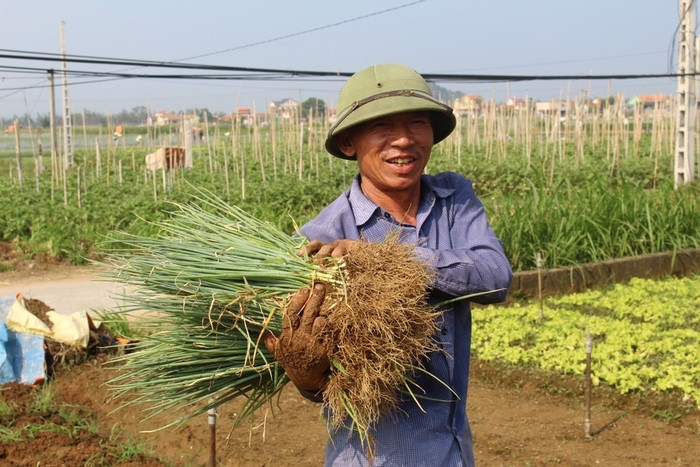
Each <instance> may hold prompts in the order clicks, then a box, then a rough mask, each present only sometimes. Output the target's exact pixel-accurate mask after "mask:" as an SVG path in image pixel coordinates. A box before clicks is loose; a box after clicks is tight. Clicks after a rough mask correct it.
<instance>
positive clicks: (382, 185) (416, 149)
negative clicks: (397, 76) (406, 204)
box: [338, 112, 433, 195]
mask: <svg viewBox="0 0 700 467" xmlns="http://www.w3.org/2000/svg"><path fill="white" fill-rule="evenodd" d="M338 146H339V147H340V149H341V150H342V151H343V153H344V154H345V155H347V156H349V157H356V158H357V164H358V166H359V170H360V175H361V176H362V190H363V191H365V192H366V193H367V191H368V190H369V191H371V192H379V193H381V194H384V195H391V194H392V193H396V192H410V191H413V190H420V176H421V174H422V173H423V169H425V166H426V165H427V164H428V160H429V159H430V150H431V148H432V147H433V127H432V125H431V124H430V117H429V116H428V113H427V112H406V113H401V114H396V115H389V116H387V117H380V118H377V119H374V120H370V121H368V122H365V123H361V124H359V125H357V126H355V127H352V128H350V129H349V130H347V131H345V132H343V133H342V134H340V135H339V136H338Z"/></svg>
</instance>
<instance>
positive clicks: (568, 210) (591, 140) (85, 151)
mask: <svg viewBox="0 0 700 467" xmlns="http://www.w3.org/2000/svg"><path fill="white" fill-rule="evenodd" d="M622 102H624V101H623V100H622ZM489 108H490V109H491V110H488V111H487V112H486V113H485V114H483V115H479V116H469V115H464V116H460V118H459V119H458V120H459V121H458V128H457V131H456V132H455V133H454V134H453V135H451V136H450V137H449V138H448V139H447V140H446V141H444V142H442V143H440V144H439V145H438V146H436V148H435V149H434V151H433V157H432V160H431V163H430V165H429V166H428V168H427V171H429V172H437V171H442V170H452V171H456V172H460V173H463V174H465V175H466V176H467V177H469V178H470V179H472V180H473V182H474V186H475V189H476V191H477V193H478V194H479V196H480V197H481V199H482V200H483V202H484V204H485V205H486V209H487V212H488V213H489V218H490V221H491V223H492V225H493V227H494V229H495V230H496V233H497V234H498V235H499V236H500V237H501V239H502V240H503V242H504V246H505V249H506V252H507V254H508V255H509V258H510V259H511V262H512V263H513V266H514V269H515V270H531V269H534V268H535V265H536V256H537V254H538V253H540V254H541V255H542V257H543V258H544V263H543V266H544V267H559V266H570V265H575V264H581V263H585V262H594V261H599V260H604V259H609V258H615V257H622V256H630V255H638V254H643V253H654V252H660V251H669V250H676V249H683V248H697V247H699V246H700V233H699V232H700V185H699V184H698V182H695V183H694V184H691V185H684V186H681V187H679V188H678V189H675V188H674V181H673V170H674V155H673V151H674V141H675V139H674V121H675V120H674V117H673V116H674V115H675V114H674V112H673V109H669V108H654V109H643V108H641V107H639V108H633V109H629V108H625V107H624V106H623V105H611V106H608V107H605V108H598V109H593V110H591V111H588V112H583V111H582V110H579V111H578V112H577V113H572V114H571V115H568V116H567V117H566V118H562V117H560V116H559V114H558V113H557V114H556V115H538V114H536V113H535V112H534V111H533V110H532V109H528V108H524V109H508V108H500V107H498V106H495V105H494V106H492V107H489ZM303 117H304V118H302V116H299V115H297V116H296V118H292V119H289V120H281V119H278V118H274V117H273V116H265V117H261V118H260V119H254V120H252V121H245V122H244V121H242V120H240V119H237V118H235V117H234V118H233V119H232V120H231V122H230V123H223V122H212V123H208V122H206V121H205V122H204V124H203V125H202V127H203V129H202V133H201V137H199V136H197V135H195V136H192V135H191V134H190V133H189V132H188V134H187V137H186V138H185V137H184V136H183V131H182V129H181V128H179V127H177V126H175V127H158V128H153V127H127V128H125V130H124V134H123V136H122V137H119V138H112V137H107V136H105V135H111V134H112V130H113V129H112V128H91V129H87V128H82V132H81V131H80V130H78V131H77V132H76V134H75V135H74V141H76V146H77V147H78V149H76V150H75V153H74V156H73V163H72V164H70V165H67V164H65V163H64V162H65V158H64V157H62V156H61V154H60V153H61V151H60V150H59V151H57V153H56V155H55V156H54V157H52V156H51V151H50V150H48V149H47V146H48V144H47V142H46V140H47V139H48V138H47V136H46V133H47V131H46V129H44V133H43V139H44V140H45V141H44V150H43V152H42V154H43V155H42V156H39V151H38V149H39V148H38V143H37V142H36V132H35V133H33V134H31V135H30V134H29V133H28V132H26V131H25V133H24V134H22V135H20V136H21V138H18V140H19V141H20V143H19V151H16V150H15V151H13V150H12V149H11V148H13V147H15V146H16V143H15V137H14V135H9V134H4V135H2V136H0V148H2V149H0V179H1V180H2V183H1V184H0V196H1V197H2V199H3V201H5V203H4V206H3V215H2V217H1V218H0V241H5V242H13V243H14V244H15V245H16V246H17V247H18V248H19V249H21V250H22V251H23V252H24V254H26V255H28V256H41V257H50V258H57V259H61V260H69V261H71V262H72V263H76V264H81V263H84V262H86V260H87V259H88V258H94V257H96V256H99V254H100V253H99V243H100V241H101V240H102V238H103V237H104V236H105V235H106V234H107V233H109V232H110V231H113V230H115V229H118V230H125V231H129V232H133V233H135V234H139V235H149V234H152V232H149V229H150V228H152V227H151V226H150V225H149V224H148V223H146V222H143V221H142V220H158V219H162V218H164V217H167V216H168V210H169V204H168V202H169V201H176V202H182V201H186V200H189V199H190V198H191V196H192V193H193V192H194V190H195V189H197V188H206V189H208V190H210V191H212V192H213V193H215V194H217V195H218V196H220V197H222V198H223V199H225V200H227V201H228V202H230V203H232V204H235V205H237V206H239V207H241V208H243V209H245V210H246V211H248V212H250V213H251V214H253V215H255V216H257V217H259V218H261V219H263V220H266V221H269V222H272V223H274V224H275V225H277V226H278V227H280V228H282V229H283V230H285V231H288V232H290V233H291V232H293V230H294V228H295V225H300V224H301V223H303V222H305V221H306V220H308V219H310V218H311V217H313V216H314V215H315V214H316V213H317V212H318V211H319V210H320V209H321V208H322V207H323V206H325V205H326V204H327V203H329V202H330V201H331V200H333V199H334V198H335V197H336V196H337V195H338V194H339V193H340V192H341V191H342V190H344V189H345V188H346V187H347V186H348V185H349V183H350V181H351V179H352V177H353V176H354V175H355V173H356V168H355V166H354V162H346V161H341V160H339V159H335V158H333V157H331V156H329V155H328V154H327V153H326V152H325V150H324V149H323V140H324V136H325V132H326V130H327V128H328V125H329V122H328V121H327V119H318V118H316V119H315V118H314V116H313V115H308V116H303ZM59 139H60V138H59ZM186 140H187V141H186ZM185 143H187V145H189V144H190V143H191V146H192V160H193V167H192V168H187V169H183V168H175V169H172V170H167V169H158V170H148V169H147V167H146V164H145V156H146V155H147V154H149V153H152V152H154V151H155V150H156V149H158V148H160V147H163V146H186V144H185ZM62 147H63V146H62V144H57V148H62ZM17 152H18V153H19V155H20V156H19V157H18V156H17V155H16V153H17ZM20 166H21V168H20Z"/></svg>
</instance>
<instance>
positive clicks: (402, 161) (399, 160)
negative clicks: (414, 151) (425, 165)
mask: <svg viewBox="0 0 700 467" xmlns="http://www.w3.org/2000/svg"><path fill="white" fill-rule="evenodd" d="M387 162H388V163H389V164H394V165H398V166H399V167H401V166H404V165H408V164H410V163H412V162H414V159H412V158H410V157H401V158H397V159H392V160H390V161H387Z"/></svg>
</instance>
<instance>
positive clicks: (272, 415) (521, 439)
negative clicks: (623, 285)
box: [0, 264, 700, 467]
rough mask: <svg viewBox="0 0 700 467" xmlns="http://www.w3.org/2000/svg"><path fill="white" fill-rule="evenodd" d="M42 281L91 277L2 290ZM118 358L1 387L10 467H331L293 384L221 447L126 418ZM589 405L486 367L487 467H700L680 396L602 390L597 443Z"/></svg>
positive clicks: (0, 456) (595, 412) (219, 441)
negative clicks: (115, 391) (112, 384)
mask: <svg viewBox="0 0 700 467" xmlns="http://www.w3.org/2000/svg"><path fill="white" fill-rule="evenodd" d="M38 271H40V273H41V275H42V277H45V278H46V279H47V280H50V279H51V277H69V276H70V275H71V274H73V272H75V273H76V274H81V273H84V270H83V269H82V268H78V269H77V270H76V269H74V268H72V267H69V266H65V265H57V264H52V265H49V266H46V265H39V266H37V265H35V266H34V267H31V268H29V266H28V265H25V266H24V267H20V268H15V270H14V271H12V272H4V273H1V274H0V281H1V280H2V279H3V277H5V276H6V275H11V276H12V280H17V279H18V278H19V277H21V275H22V274H27V275H32V276H35V275H36V274H37V272H38ZM30 298H33V299H38V300H40V299H41V297H30ZM46 305H48V306H49V307H50V306H51V304H50V303H49V304H46ZM107 358H108V357H106V356H104V355H103V354H97V355H94V356H92V357H91V358H89V359H86V360H85V361H83V362H82V363H73V364H72V365H71V366H69V367H65V366H62V367H60V368H58V369H57V370H56V372H55V374H54V376H53V378H52V379H51V380H50V381H49V382H47V383H44V384H43V385H40V386H38V387H31V386H25V385H19V384H8V385H4V386H0V409H1V408H2V407H3V406H5V407H8V406H9V407H14V410H12V411H11V413H10V414H4V413H3V411H2V410H0V422H1V424H0V464H2V465H11V466H30V465H31V466H36V465H49V466H53V465H61V466H75V465H125V466H137V465H138V466H156V465H176V466H181V465H183V466H185V465H192V466H194V465H208V462H209V460H210V455H211V453H212V452H215V455H216V465H221V466H272V465H298V466H318V465H322V463H323V449H324V445H325V443H326V440H327V433H326V429H325V426H324V424H323V422H322V420H321V413H320V406H319V405H318V404H313V403H311V402H309V401H307V400H305V399H304V398H302V397H301V396H300V395H299V394H298V393H297V392H296V390H295V389H294V388H293V387H291V386H288V387H287V388H286V389H285V390H284V391H283V392H282V394H281V397H280V400H279V401H278V404H277V405H275V406H272V407H269V408H267V409H262V410H261V411H260V412H259V415H258V417H257V419H256V420H255V422H254V424H252V425H246V426H239V427H236V428H233V427H232V424H233V423H232V421H233V419H234V416H235V414H236V412H237V410H238V408H239V406H240V403H239V402H237V401H233V402H229V403H226V404H223V405H222V406H220V407H219V409H218V413H217V423H216V425H215V430H213V431H214V434H215V444H214V445H213V446H214V449H212V443H211V439H212V430H211V429H210V427H209V425H208V420H207V417H206V416H200V417H199V418H196V419H194V420H191V421H190V422H188V423H186V424H185V425H183V426H180V427H178V428H175V429H166V430H160V431H155V432H148V431H149V430H153V429H155V428H158V427H160V426H162V425H164V424H165V423H168V422H170V421H172V416H171V417H165V416H163V417H160V416H159V417H155V418H153V419H149V420H142V414H141V413H139V412H138V411H136V410H134V409H133V408H132V409H129V410H126V409H124V410H119V409H118V406H119V401H115V400H114V399H113V397H112V394H111V393H110V390H109V388H108V387H107V386H106V385H105V382H106V381H107V380H108V379H110V378H111V377H113V376H115V374H116V373H115V371H117V370H114V369H111V368H109V367H108V366H107V365H106V364H105V360H106V359H107ZM45 391H50V394H51V395H52V397H51V401H52V402H53V404H51V406H50V407H48V408H47V409H45V410H38V409H37V403H36V400H37V395H41V394H42V393H43V392H45ZM584 401H585V398H584V385H583V383H582V382H581V381H579V380H577V379H572V378H566V377H562V376H558V375H543V374H540V373H536V372H534V371H528V370H524V369H522V368H506V367H498V366H493V365H489V364H486V363H484V362H480V361H478V360H477V359H474V360H473V361H472V374H471V379H470V387H469V401H468V404H467V406H468V413H469V417H470V421H471V425H472V431H473V437H474V451H475V457H476V462H477V465H479V466H520V465H567V466H590V465H605V466H622V467H624V466H638V465H645V466H657V465H684V466H685V465H687V466H691V465H700V460H699V457H698V453H700V411H698V408H697V406H696V405H694V404H692V403H688V402H683V401H682V400H680V398H678V397H674V396H673V395H661V394H652V395H649V394H645V395H644V396H643V397H640V396H636V395H626V396H621V395H619V394H618V393H616V392H615V391H613V390H611V389H609V388H604V387H595V388H594V389H593V394H592V411H591V418H590V419H591V428H590V431H589V432H590V436H586V435H585V429H584V420H585V417H586V410H585V404H584ZM59 407H63V408H64V411H65V408H70V409H71V410H72V411H73V412H74V413H76V414H77V415H78V417H77V419H78V421H75V420H73V419H70V421H69V420H68V419H69V417H65V415H63V416H62V415H61V411H60V410H58V408H59ZM30 409H31V410H30ZM32 426H33V427H37V426H52V427H54V429H52V430H43V431H40V432H38V433H33V434H32V435H31V436H28V435H27V436H25V437H24V439H22V440H19V441H9V440H6V439H5V437H4V436H3V430H4V427H8V428H14V429H18V428H19V427H32ZM58 426H63V429H58V428H57V427H58ZM86 427H87V428H86ZM26 432H27V430H25V434H26ZM120 447H121V450H120V449H119V448H120ZM138 447H140V448H141V449H137V448H138ZM125 448H126V449H125ZM129 448H130V449H129ZM130 453H132V454H133V455H132V454H130ZM209 465H213V464H209Z"/></svg>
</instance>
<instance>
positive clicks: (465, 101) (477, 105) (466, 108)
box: [452, 94, 483, 115]
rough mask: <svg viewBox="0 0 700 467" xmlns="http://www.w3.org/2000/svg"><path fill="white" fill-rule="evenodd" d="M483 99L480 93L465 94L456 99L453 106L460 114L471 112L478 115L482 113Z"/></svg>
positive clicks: (470, 113)
mask: <svg viewBox="0 0 700 467" xmlns="http://www.w3.org/2000/svg"><path fill="white" fill-rule="evenodd" d="M482 105H483V99H482V97H481V96H480V95H478V94H465V95H464V96H461V97H460V98H458V99H455V100H454V102H453V104H452V108H453V109H454V112H455V113H456V114H458V115H460V114H469V115H478V114H480V113H481V109H482Z"/></svg>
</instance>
